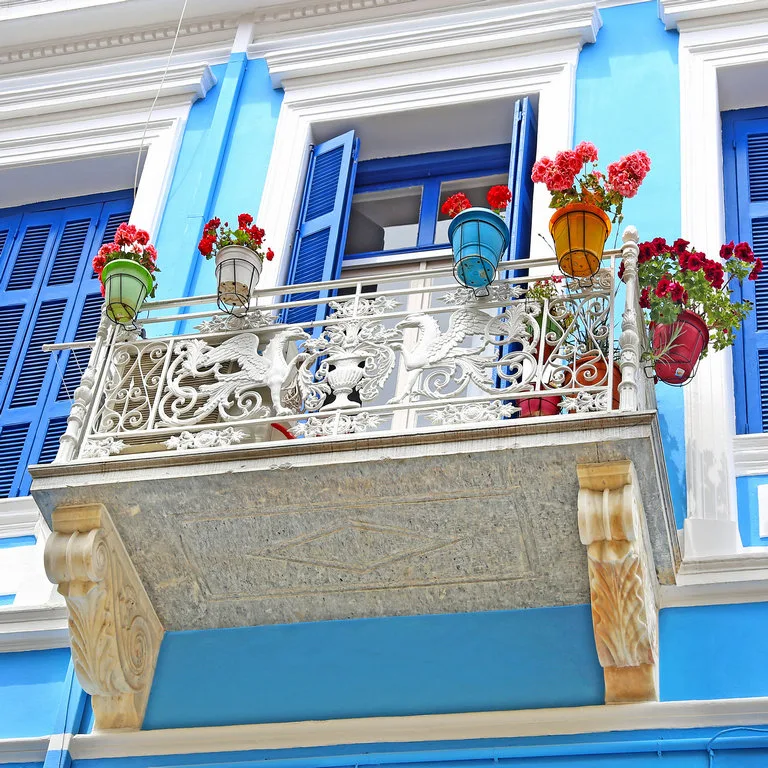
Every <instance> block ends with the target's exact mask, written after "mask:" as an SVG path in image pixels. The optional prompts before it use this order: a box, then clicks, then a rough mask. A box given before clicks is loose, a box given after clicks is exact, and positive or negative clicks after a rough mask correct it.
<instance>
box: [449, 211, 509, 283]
mask: <svg viewBox="0 0 768 768" xmlns="http://www.w3.org/2000/svg"><path fill="white" fill-rule="evenodd" d="M448 239H449V240H450V241H451V247H452V248H453V275H454V277H455V278H456V281H457V282H459V283H461V285H464V286H466V287H467V288H474V289H475V290H476V291H477V290H479V291H482V290H483V289H484V288H485V289H487V286H489V285H490V284H491V283H492V282H493V280H494V278H495V277H496V268H497V267H498V266H499V260H500V259H501V257H502V256H503V255H504V253H505V252H506V250H507V248H509V228H508V227H507V225H506V224H505V223H504V220H503V219H502V218H501V216H498V215H497V214H495V213H494V212H493V211H489V210H487V209H486V208H467V210H466V211H462V212H461V213H460V214H459V215H458V216H456V217H455V218H454V219H453V221H451V224H450V226H449V227H448Z"/></svg>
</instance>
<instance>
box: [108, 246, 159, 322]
mask: <svg viewBox="0 0 768 768" xmlns="http://www.w3.org/2000/svg"><path fill="white" fill-rule="evenodd" d="M101 281H102V283H104V311H105V312H106V313H107V317H108V318H109V319H110V320H111V321H112V322H113V323H117V324H118V325H127V324H131V323H133V321H134V320H135V319H136V315H137V314H138V313H139V310H140V309H141V305H142V304H143V303H144V299H146V298H147V295H148V294H149V293H151V292H152V286H153V282H152V275H151V274H150V272H149V270H148V269H146V267H142V266H141V264H139V263H138V262H136V261H131V259H115V260H114V261H110V262H109V263H108V264H107V265H106V266H105V267H104V270H103V271H102V273H101Z"/></svg>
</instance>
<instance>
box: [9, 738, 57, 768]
mask: <svg viewBox="0 0 768 768" xmlns="http://www.w3.org/2000/svg"><path fill="white" fill-rule="evenodd" d="M49 742H50V737H48V736H32V737H27V738H22V739H0V765H2V764H3V763H42V762H44V761H45V755H46V753H47V752H48V744H49Z"/></svg>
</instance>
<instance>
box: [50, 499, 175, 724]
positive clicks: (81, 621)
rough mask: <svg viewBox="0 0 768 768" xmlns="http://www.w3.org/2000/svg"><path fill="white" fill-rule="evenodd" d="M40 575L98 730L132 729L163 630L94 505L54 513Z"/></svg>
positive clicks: (141, 715) (105, 514)
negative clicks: (61, 617) (56, 605)
mask: <svg viewBox="0 0 768 768" xmlns="http://www.w3.org/2000/svg"><path fill="white" fill-rule="evenodd" d="M52 522H53V534H52V535H51V536H50V537H49V538H48V541H47V542H46V547H45V571H46V573H47V574H48V578H49V579H50V580H51V581H52V582H53V583H54V584H58V591H59V592H60V593H61V594H62V595H63V596H64V599H65V601H66V603H67V609H68V612H69V635H70V643H71V646H72V659H73V662H74V665H75V670H76V672H77V677H78V679H79V681H80V684H81V685H82V686H83V688H84V689H85V690H86V691H87V692H88V693H90V694H91V696H92V697H93V712H94V716H95V725H96V728H98V729H99V730H102V729H114V728H130V729H138V728H140V727H141V723H142V721H143V719H144V711H145V709H146V706H147V699H148V697H149V689H150V687H151V685H152V678H153V676H154V672H155V664H156V662H157V654H158V651H159V650H160V641H161V640H162V637H163V627H162V625H161V624H160V620H159V619H158V618H157V615H156V614H155V611H154V609H153V608H152V604H151V603H150V601H149V597H147V593H146V592H145V590H144V587H143V585H142V583H141V581H140V580H139V577H138V574H137V573H136V570H135V568H134V567H133V564H132V563H131V561H130V559H129V557H128V553H127V552H126V551H125V547H124V546H123V543H122V541H121V540H120V537H119V535H118V533H117V531H116V530H115V527H114V524H113V523H112V520H111V519H110V517H109V513H108V512H107V510H106V508H105V507H104V506H103V505H101V504H88V505H82V506H71V507H59V508H58V509H57V510H56V511H55V512H54V513H53V521H52Z"/></svg>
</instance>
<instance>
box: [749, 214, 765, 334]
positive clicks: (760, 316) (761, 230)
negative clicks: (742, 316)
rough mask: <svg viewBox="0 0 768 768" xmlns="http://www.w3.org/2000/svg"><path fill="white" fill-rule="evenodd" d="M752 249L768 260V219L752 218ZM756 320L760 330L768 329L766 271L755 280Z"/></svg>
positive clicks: (758, 255)
mask: <svg viewBox="0 0 768 768" xmlns="http://www.w3.org/2000/svg"><path fill="white" fill-rule="evenodd" d="M752 250H754V252H755V255H756V256H757V257H759V258H761V259H763V260H768V219H753V220H752ZM755 322H756V324H757V330H758V331H768V274H766V273H765V272H764V273H762V274H761V275H760V277H758V278H757V280H756V281H755Z"/></svg>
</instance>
